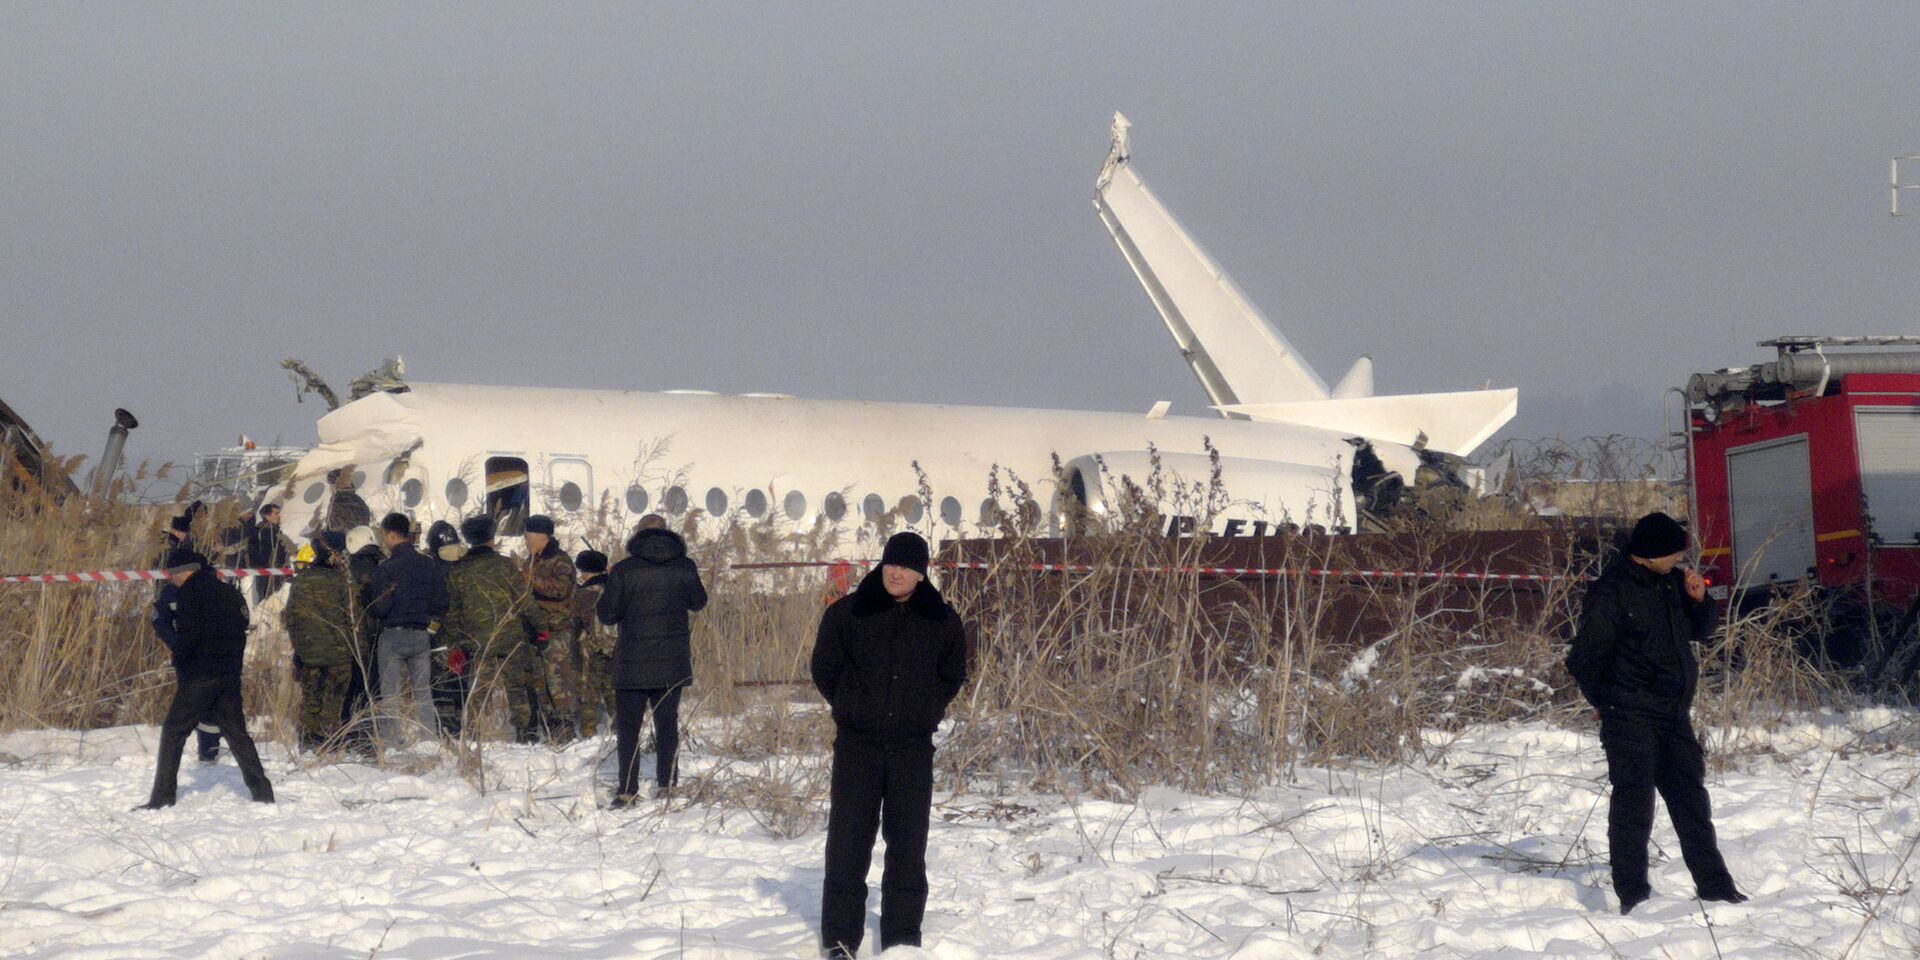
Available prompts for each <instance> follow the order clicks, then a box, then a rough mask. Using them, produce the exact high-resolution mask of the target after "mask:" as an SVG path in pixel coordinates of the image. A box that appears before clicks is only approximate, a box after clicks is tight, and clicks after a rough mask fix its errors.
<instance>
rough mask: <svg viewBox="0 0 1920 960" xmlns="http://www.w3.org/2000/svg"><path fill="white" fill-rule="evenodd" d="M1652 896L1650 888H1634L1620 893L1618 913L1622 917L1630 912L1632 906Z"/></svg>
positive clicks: (1644, 901)
mask: <svg viewBox="0 0 1920 960" xmlns="http://www.w3.org/2000/svg"><path fill="white" fill-rule="evenodd" d="M1652 896H1653V890H1652V889H1646V890H1634V891H1629V892H1627V893H1623V894H1620V915H1621V916H1623V917H1624V916H1626V915H1627V914H1629V913H1632V912H1633V908H1634V907H1637V906H1639V905H1641V904H1643V903H1646V902H1647V900H1648V899H1649V898H1651V897H1652Z"/></svg>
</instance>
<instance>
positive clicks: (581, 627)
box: [573, 550, 614, 737]
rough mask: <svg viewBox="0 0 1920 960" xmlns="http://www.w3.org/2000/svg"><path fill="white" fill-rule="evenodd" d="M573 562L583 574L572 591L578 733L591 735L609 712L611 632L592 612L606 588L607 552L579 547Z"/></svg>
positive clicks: (611, 663)
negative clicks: (578, 666)
mask: <svg viewBox="0 0 1920 960" xmlns="http://www.w3.org/2000/svg"><path fill="white" fill-rule="evenodd" d="M573 565H574V567H576V568H577V569H578V570H579V571H580V575H581V576H582V577H584V578H585V579H583V580H581V581H580V586H579V587H577V588H575V589H574V591H573V635H574V638H575V641H574V642H575V645H576V646H578V647H579V648H580V659H581V671H580V735H581V736H585V737H591V736H593V735H594V734H595V733H596V732H598V731H599V729H600V723H601V721H602V720H604V719H605V718H606V717H608V716H610V715H611V714H612V709H611V707H612V702H613V640H614V634H613V630H612V629H610V628H608V627H606V626H603V625H601V623H600V618H599V617H596V616H594V613H593V610H594V608H595V607H597V606H599V605H600V594H601V592H602V591H604V590H605V589H606V583H607V555H606V554H604V553H601V552H600V551H598V550H582V551H580V555H579V556H577V557H575V558H573Z"/></svg>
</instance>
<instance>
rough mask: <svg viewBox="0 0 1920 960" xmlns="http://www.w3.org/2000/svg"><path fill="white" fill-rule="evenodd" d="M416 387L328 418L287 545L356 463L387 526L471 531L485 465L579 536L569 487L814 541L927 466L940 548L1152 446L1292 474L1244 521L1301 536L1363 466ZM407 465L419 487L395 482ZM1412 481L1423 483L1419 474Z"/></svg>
mask: <svg viewBox="0 0 1920 960" xmlns="http://www.w3.org/2000/svg"><path fill="white" fill-rule="evenodd" d="M410 386H411V389H410V390H409V391H408V392H405V393H380V394H373V395H371V396H368V397H364V398H362V399H360V400H358V401H354V402H353V403H350V404H347V405H346V406H343V407H342V408H341V409H339V410H337V411H335V412H333V413H330V414H328V415H327V416H326V417H323V418H322V419H321V421H320V424H319V428H320V439H321V443H320V445H319V446H317V447H315V448H314V450H313V451H312V452H310V453H309V454H308V455H307V456H306V457H305V458H304V459H303V460H302V461H301V463H300V465H299V467H298V468H296V470H295V474H294V479H293V480H292V482H291V483H290V485H289V488H288V491H287V495H286V500H287V519H286V523H285V525H286V528H287V529H289V530H294V531H301V530H305V529H306V527H307V524H308V522H309V521H310V520H311V519H312V517H313V515H314V514H315V512H316V511H318V510H321V509H324V508H325V506H326V503H327V496H326V493H325V487H324V480H325V474H326V472H327V471H328V470H330V469H333V468H336V467H340V466H342V465H345V464H349V463H351V464H353V465H354V466H355V467H356V468H357V469H358V470H359V471H360V472H362V473H364V474H365V476H366V478H367V479H366V482H365V483H364V484H363V485H362V487H361V489H360V493H361V495H362V496H363V497H365V498H366V500H367V502H368V503H369V505H370V506H372V507H373V509H374V511H375V513H376V515H378V514H379V513H383V512H385V511H387V510H400V511H402V512H407V513H410V514H411V515H413V516H414V517H415V519H417V520H419V521H421V522H422V523H423V524H425V523H431V522H432V521H434V520H441V519H448V520H455V521H457V520H458V519H459V518H460V517H462V516H466V515H471V514H473V513H475V512H477V511H478V510H479V509H480V505H481V503H482V502H483V497H484V492H483V491H484V480H483V476H482V473H483V471H484V467H485V462H486V461H487V460H488V459H489V458H491V457H517V458H520V459H523V460H525V461H526V462H527V465H528V468H529V472H530V474H531V477H530V479H531V484H532V487H533V491H532V500H533V503H532V508H533V510H534V512H538V513H547V514H550V515H552V516H554V517H555V519H556V520H557V521H559V522H560V523H561V524H562V525H563V526H567V525H570V524H571V525H575V526H577V525H578V524H579V523H580V522H581V521H582V518H581V517H580V516H579V515H578V512H576V511H569V510H567V509H565V507H564V505H563V504H562V503H561V502H560V495H561V487H562V486H563V483H564V480H565V479H573V480H575V482H577V483H581V485H582V486H583V487H585V489H584V490H583V491H582V493H583V494H584V502H585V504H587V505H588V506H589V507H592V506H597V505H600V504H602V503H606V504H608V505H610V506H611V507H613V508H614V510H615V513H616V514H618V513H626V514H631V513H632V511H629V510H627V509H626V507H627V491H628V489H629V487H631V486H633V485H635V484H638V485H639V486H640V488H641V489H642V490H643V491H644V492H645V495H646V501H645V506H644V507H643V509H644V510H646V511H650V512H651V511H660V510H661V508H662V504H663V502H664V501H665V499H666V496H667V493H668V490H669V488H671V487H675V486H678V487H680V488H681V489H682V490H684V492H685V494H686V496H687V499H688V501H689V504H690V508H692V509H701V510H704V509H705V507H706V503H707V498H708V494H709V491H712V490H718V491H720V492H721V493H723V494H724V495H725V496H726V498H727V501H728V511H727V512H728V513H729V514H731V515H735V516H737V517H739V518H741V519H752V518H750V517H747V516H746V514H745V513H744V508H745V506H746V502H747V494H748V492H749V491H751V490H754V489H758V490H760V491H762V492H763V493H764V494H765V495H766V501H767V512H768V513H771V514H775V515H777V516H778V517H779V518H780V519H781V520H782V521H786V522H794V523H797V524H798V525H801V526H803V527H804V526H811V525H812V524H813V523H814V521H815V518H816V517H817V516H819V514H820V512H821V511H822V509H823V508H824V506H825V504H826V502H827V499H828V496H829V495H830V494H835V493H838V494H841V495H842V496H843V497H844V501H845V503H846V506H847V512H846V515H845V517H844V518H842V519H841V521H840V524H839V525H840V526H841V527H843V528H844V529H845V530H846V531H848V532H849V533H851V532H853V531H854V530H856V529H857V528H859V527H860V525H861V523H862V522H863V520H864V519H865V518H864V516H863V508H862V504H863V502H864V501H865V500H866V498H867V497H868V496H869V495H870V494H874V495H878V496H879V497H880V499H881V502H882V503H883V504H884V506H885V508H886V509H888V510H893V509H894V508H895V507H896V506H898V505H899V503H900V501H901V499H902V498H904V497H909V496H918V494H919V486H920V481H919V478H918V476H917V475H916V474H915V472H914V464H915V463H916V462H918V464H919V465H920V468H921V470H922V471H924V473H925V474H926V477H927V481H928V485H929V487H930V488H931V490H932V494H933V502H932V503H931V504H930V505H928V507H927V508H926V510H925V515H924V516H922V517H921V519H920V521H919V522H918V523H911V524H909V523H905V522H904V518H900V521H899V522H900V525H902V526H911V527H913V528H915V529H920V530H922V531H924V532H929V533H933V534H936V535H939V536H942V537H946V536H953V535H955V534H965V535H974V534H980V533H987V532H991V531H988V530H985V529H983V528H982V527H981V524H980V521H981V513H982V510H981V507H982V503H983V502H984V501H985V500H986V499H987V496H988V480H989V474H990V472H991V471H992V469H993V468H994V467H995V466H998V467H1000V468H1001V469H1002V470H1003V471H1008V470H1010V471H1012V472H1013V473H1014V474H1017V475H1018V476H1019V477H1020V478H1022V479H1024V480H1026V481H1027V482H1028V483H1029V484H1031V485H1032V486H1033V492H1034V496H1035V498H1036V499H1037V500H1038V501H1039V503H1040V505H1041V506H1042V508H1043V509H1044V508H1046V507H1047V506H1048V505H1049V504H1050V502H1051V500H1052V497H1053V496H1054V492H1055V491H1054V484H1053V457H1054V455H1055V454H1058V455H1059V457H1060V460H1061V462H1062V463H1065V462H1067V461H1069V460H1072V459H1074V458H1076V457H1081V456H1087V455H1091V454H1099V453H1115V454H1118V453H1129V454H1133V453H1138V452H1141V451H1145V450H1147V449H1148V447H1149V446H1151V447H1152V448H1154V449H1156V450H1158V451H1159V452H1160V453H1161V454H1162V455H1163V460H1165V461H1169V462H1173V463H1179V462H1182V461H1184V462H1186V463H1188V464H1191V465H1193V466H1197V465H1198V460H1197V459H1196V458H1204V457H1205V455H1206V443H1207V441H1208V439H1209V438H1210V439H1211V441H1212V443H1213V445H1214V446H1215V447H1216V448H1218V449H1219V450H1220V451H1221V453H1222V454H1223V455H1224V456H1226V457H1230V458H1233V459H1234V460H1236V461H1270V462H1272V463H1273V464H1274V465H1275V466H1277V467H1278V466H1283V465H1284V466H1286V467H1290V468H1293V469H1292V470H1290V471H1289V476H1290V477H1292V478H1293V480H1292V485H1293V487H1294V488H1295V489H1293V490H1292V491H1291V492H1292V493H1293V494H1295V496H1293V497H1292V498H1291V499H1292V500H1297V501H1298V502H1288V500H1289V497H1288V495H1287V493H1285V492H1275V493H1273V494H1272V495H1270V496H1265V497H1263V498H1262V500H1263V502H1261V503H1259V504H1258V506H1257V507H1255V506H1254V505H1251V504H1245V505H1241V506H1240V507H1238V508H1236V509H1235V510H1234V511H1233V513H1234V515H1236V516H1241V517H1247V518H1253V517H1262V518H1278V517H1279V516H1280V515H1282V514H1283V513H1284V514H1286V515H1288V516H1290V517H1292V518H1293V519H1295V520H1298V521H1302V522H1306V521H1308V520H1310V519H1318V520H1319V521H1320V522H1326V521H1327V519H1328V518H1329V516H1330V514H1329V516H1323V517H1319V518H1309V517H1308V516H1307V513H1308V503H1307V502H1306V501H1307V500H1312V501H1313V502H1314V504H1316V508H1317V509H1318V510H1319V511H1321V512H1323V513H1327V512H1328V506H1329V504H1330V502H1331V501H1332V500H1333V499H1334V498H1335V497H1336V496H1345V492H1344V491H1345V489H1346V483H1347V481H1346V469H1347V467H1346V465H1347V464H1348V463H1349V462H1350V461H1349V456H1350V451H1351V448H1350V447H1349V446H1348V444H1347V443H1346V442H1345V440H1344V438H1343V437H1342V436H1341V435H1340V434H1338V433H1334V432H1332V431H1327V430H1321V429H1316V428H1311V427H1301V426H1297V425H1292V424H1276V423H1259V422H1252V421H1244V420H1223V419H1211V418H1209V419H1202V418H1195V417H1165V418H1162V419H1149V418H1147V417H1145V416H1143V415H1139V414H1123V413H1101V412H1081V411H1060V410H1037V409H1017V408H1004V407H975V406H954V405H941V404H912V403H881V402H868V401H835V400H801V399H791V398H775V397H740V396H722V395H706V394H687V393H649V392H641V391H616V390H577V389H556V388H542V387H493V386H470V385H454V384H436V383H419V384H411V385H410ZM407 451H411V452H410V453H408V452H407ZM1385 452H1386V451H1383V453H1385ZM403 453H404V454H406V456H405V466H404V471H403V472H400V471H392V470H390V469H389V468H390V466H391V465H392V463H393V461H394V459H395V458H396V456H399V455H401V454H403ZM1412 456H1413V455H1412V453H1411V451H1406V452H1405V457H1404V458H1402V457H1394V458H1390V459H1400V460H1402V461H1403V463H1404V464H1406V465H1409V466H1410V464H1411V462H1412V461H1411V458H1412ZM582 464H584V466H585V468H586V469H585V471H582V469H581V465H582ZM556 469H557V470H559V473H558V474H556V473H555V470H556ZM569 471H570V472H569ZM1136 472H1137V471H1136ZM1168 472H1169V474H1170V475H1173V476H1177V477H1179V478H1180V479H1182V480H1186V481H1188V482H1204V481H1205V479H1206V477H1205V475H1204V472H1201V471H1197V470H1194V469H1191V468H1185V469H1183V468H1180V467H1177V466H1176V467H1170V468H1169V469H1168ZM1406 472H1407V473H1408V474H1409V475H1410V474H1411V469H1408V470H1407V471H1406ZM583 473H584V476H583ZM1196 473H1197V474H1198V475H1195V474H1196ZM1003 475H1004V474H1003ZM410 479H411V480H417V481H419V493H420V499H419V501H418V502H416V503H411V504H409V503H407V502H406V493H405V490H406V481H408V480H410ZM455 479H458V480H459V481H460V482H461V483H462V484H464V486H465V487H466V489H467V491H468V494H467V496H466V497H465V498H464V501H462V502H459V503H456V502H454V501H455V498H453V497H450V496H449V491H448V483H449V481H451V480H455ZM1135 479H1136V480H1144V477H1136V478H1135ZM583 480H584V482H582V481H583ZM1314 480H1317V481H1319V482H1317V483H1314V482H1312V481H1314ZM1302 487H1317V489H1299V488H1302ZM1336 490H1339V491H1341V493H1339V494H1336V493H1335V491H1336ZM791 491H798V492H799V493H800V494H801V495H802V496H803V497H804V498H805V506H804V509H803V511H802V512H801V515H800V516H799V517H798V518H797V519H793V518H789V517H788V516H787V514H786V512H785V511H786V506H787V504H786V502H785V501H786V498H787V494H788V493H789V492H791ZM1228 492H1229V493H1233V491H1232V490H1229V491H1228ZM949 497H951V498H953V499H954V500H956V501H958V504H959V507H960V510H959V512H960V516H961V523H960V524H959V526H958V528H957V529H956V528H954V527H952V526H950V525H948V524H946V523H944V522H942V520H941V515H940V514H941V506H942V503H943V502H944V501H945V500H946V498H949ZM1007 505H1008V504H1007V503H1005V502H1003V504H1002V506H1003V507H1004V506H1007ZM627 519H632V517H628V518H627ZM1223 519H1224V518H1223ZM575 532H576V533H577V532H579V531H577V530H576V531H575Z"/></svg>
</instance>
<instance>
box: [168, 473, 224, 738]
mask: <svg viewBox="0 0 1920 960" xmlns="http://www.w3.org/2000/svg"><path fill="white" fill-rule="evenodd" d="M206 511H207V508H206V505H205V504H203V503H201V502H200V501H198V500H195V501H194V502H192V503H190V504H188V505H187V509H186V512H185V513H182V514H180V515H178V516H176V517H174V518H173V519H172V520H170V521H168V523H167V535H166V538H165V539H164V540H163V541H162V543H161V545H160V556H159V557H158V558H157V559H156V560H155V562H156V563H159V564H160V565H161V566H165V565H166V562H167V556H168V554H170V553H172V552H173V551H175V550H186V551H189V552H193V551H194V544H193V520H194V518H195V517H197V516H199V515H201V514H203V513H205V512H206ZM179 602H180V588H179V587H177V586H174V583H173V581H172V580H161V581H160V584H159V586H158V587H157V588H156V589H155V590H154V592H153V619H152V621H151V623H152V626H153V632H154V635H155V636H158V637H159V638H160V642H161V643H164V644H166V645H167V649H168V650H172V649H174V648H175V647H177V646H179V644H180V626H179V617H178V607H179ZM174 679H175V680H178V679H179V677H177V676H176V677H175V678H174ZM194 739H195V740H196V741H197V744H196V745H197V747H198V749H197V750H196V751H195V752H196V753H197V754H199V757H200V762H201V763H217V762H219V760H220V727H219V725H218V724H216V723H214V721H213V708H212V707H208V708H207V714H206V716H203V717H201V718H200V723H199V724H198V726H197V727H196V728H195V730H194Z"/></svg>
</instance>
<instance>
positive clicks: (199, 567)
mask: <svg viewBox="0 0 1920 960" xmlns="http://www.w3.org/2000/svg"><path fill="white" fill-rule="evenodd" d="M166 573H167V579H168V580H170V581H172V582H173V585H174V586H176V587H178V588H179V590H180V593H179V599H178V600H177V602H176V607H175V610H176V614H177V625H178V628H179V631H180V638H179V642H178V644H176V645H175V646H174V648H173V668H174V672H175V673H176V674H177V675H178V676H179V683H178V686H177V687H176V689H175V690H174V694H173V705H172V706H171V707H169V708H168V709H167V719H166V720H165V721H163V722H162V723H161V725H160V754H159V759H158V761H157V764H156V768H155V770H154V774H153V793H152V794H151V795H150V796H149V797H148V799H147V802H146V804H145V805H144V806H143V807H142V809H146V810H158V809H160V808H161V807H170V806H173V803H174V800H175V798H176V794H177V793H178V781H179V775H180V752H181V751H182V750H183V749H185V747H186V744H187V734H189V733H191V732H193V728H194V724H195V723H196V722H197V721H198V720H199V719H200V718H201V717H202V716H203V715H205V714H207V713H208V712H209V711H211V712H212V716H213V719H214V722H215V723H216V724H217V725H218V726H219V728H220V733H221V735H222V736H224V737H226V738H227V744H228V745H229V746H231V747H232V748H233V758H234V760H235V761H236V762H237V763H239V765H240V775H241V777H242V778H243V779H244V780H245V781H246V784H247V791H248V792H249V793H251V794H252V795H253V799H254V800H255V801H256V802H259V803H272V802H273V784H271V783H269V782H268V781H267V773H266V770H265V769H263V768H262V767H261V766H260V754H259V753H258V752H256V751H255V750H254V747H253V738H252V737H249V736H247V718H246V713H245V710H244V708H243V707H242V705H241V701H240V668H241V663H242V661H243V659H244V658H245V656H246V651H247V601H246V600H245V599H243V598H242V597H241V596H240V591H239V590H236V589H234V587H233V585H232V584H228V583H223V582H221V580H220V577H219V575H218V574H216V573H214V572H213V570H212V569H211V568H210V567H209V566H208V564H207V560H206V558H205V557H202V556H201V555H199V554H197V553H194V552H192V551H190V550H185V549H176V550H174V551H173V552H172V553H170V554H168V555H167V561H166Z"/></svg>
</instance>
